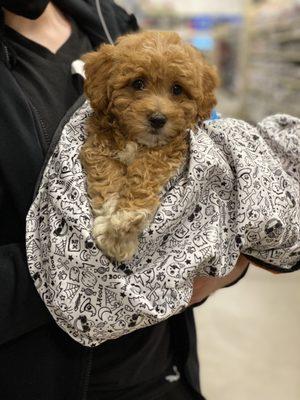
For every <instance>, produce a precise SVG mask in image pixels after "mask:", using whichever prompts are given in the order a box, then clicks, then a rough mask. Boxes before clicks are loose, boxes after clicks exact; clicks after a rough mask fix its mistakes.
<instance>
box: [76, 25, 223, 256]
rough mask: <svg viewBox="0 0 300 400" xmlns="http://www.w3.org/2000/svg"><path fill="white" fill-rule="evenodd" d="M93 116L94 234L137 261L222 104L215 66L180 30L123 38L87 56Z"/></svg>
mask: <svg viewBox="0 0 300 400" xmlns="http://www.w3.org/2000/svg"><path fill="white" fill-rule="evenodd" d="M83 60H84V61H85V73H86V81H85V93H86V95H87V98H88V99H89V100H90V103H91V107H92V108H93V111H94V112H93V114H92V116H91V117H90V118H89V119H88V121H87V126H86V129H87V135H88V136H87V140H86V142H85V144H84V145H83V147H82V150H81V154H80V159H81V162H82V164H83V167H84V169H85V171H86V174H87V182H88V195H89V197H90V202H91V207H92V210H93V214H94V217H95V219H94V228H93V235H94V238H95V240H96V243H97V245H98V246H99V248H101V249H102V251H103V252H104V253H105V254H106V255H107V256H108V257H110V258H111V259H113V260H116V261H126V260H130V259H131V258H132V257H133V255H134V253H135V252H136V250H137V247H138V236H139V235H140V234H141V233H142V231H143V230H144V229H145V227H146V226H147V224H149V223H150V221H151V219H152V218H153V215H154V214H155V212H156V210H157V208H158V206H159V202H160V192H161V190H162V188H163V187H164V186H165V184H166V183H167V182H168V180H169V179H170V178H171V177H172V176H174V174H176V172H177V171H178V169H179V168H180V167H181V166H182V165H183V164H184V162H185V161H186V157H187V152H188V130H189V129H190V128H193V127H194V126H195V125H196V124H197V123H199V122H201V121H203V120H205V119H207V118H209V116H210V113H211V110H212V108H213V107H214V106H215V104H216V98H215V95H214V89H215V88H216V85H217V82H218V78H217V74H216V72H215V69H214V68H213V67H211V66H209V65H208V64H207V63H206V62H205V60H204V58H203V56H202V55H201V54H200V53H199V52H198V51H197V50H196V49H195V48H193V47H192V46H190V45H188V44H186V43H185V42H183V41H182V40H181V38H180V37H179V36H178V35H177V34H176V33H173V32H143V33H137V34H130V35H127V36H123V37H121V38H119V40H118V41H117V43H116V45H107V44H105V45H102V46H101V47H100V48H99V50H98V51H96V52H92V53H88V54H87V55H85V56H84V58H83Z"/></svg>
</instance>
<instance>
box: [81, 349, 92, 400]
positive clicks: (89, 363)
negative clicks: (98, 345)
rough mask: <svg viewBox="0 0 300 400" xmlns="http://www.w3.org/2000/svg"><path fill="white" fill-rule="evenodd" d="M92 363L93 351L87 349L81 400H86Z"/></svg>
mask: <svg viewBox="0 0 300 400" xmlns="http://www.w3.org/2000/svg"><path fill="white" fill-rule="evenodd" d="M92 362H93V349H89V350H88V356H87V366H86V374H85V377H84V382H83V390H82V398H81V400H87V394H88V390H89V383H90V376H91V371H92Z"/></svg>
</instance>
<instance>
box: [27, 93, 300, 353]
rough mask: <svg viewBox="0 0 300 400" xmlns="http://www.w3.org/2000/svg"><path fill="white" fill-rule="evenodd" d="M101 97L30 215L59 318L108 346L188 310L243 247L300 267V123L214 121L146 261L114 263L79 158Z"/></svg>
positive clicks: (166, 193) (198, 138)
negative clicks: (97, 239)
mask: <svg viewBox="0 0 300 400" xmlns="http://www.w3.org/2000/svg"><path fill="white" fill-rule="evenodd" d="M91 112H92V111H91V108H90V105H89V102H87V101H86V102H85V103H84V104H81V105H80V107H79V108H78V109H77V110H76V111H75V112H74V114H73V115H72V116H71V118H70V119H69V121H68V122H67V123H66V124H65V126H64V127H63V129H61V133H60V132H59V133H58V134H56V142H57V143H56V144H55V143H54V144H53V145H52V148H54V150H53V152H52V154H51V156H50V158H49V159H48V161H47V162H46V166H45V169H44V171H43V173H42V175H41V179H40V182H39V185H38V190H37V192H36V197H35V200H34V202H33V204H32V206H31V208H30V211H29V213H28V216H27V233H26V242H27V256H28V266H29V270H30V273H31V275H32V278H33V280H34V283H35V286H36V289H37V291H38V292H39V294H40V296H41V298H42V300H43V301H44V303H45V304H46V306H47V307H48V309H49V311H50V313H51V314H52V316H53V318H54V319H55V321H56V322H57V324H58V325H59V326H60V327H61V328H62V329H63V330H65V331H66V332H67V333H68V334H69V335H70V336H71V337H72V338H73V339H75V340H76V341H78V342H80V343H81V344H83V345H86V346H96V345H99V344H101V343H102V342H104V341H106V340H108V339H114V338H117V337H119V336H122V335H124V334H127V333H130V332H132V331H134V330H136V329H139V328H143V327H146V326H149V325H152V324H155V323H158V322H160V321H161V320H164V319H166V318H168V317H170V316H172V315H174V314H176V313H179V312H181V311H182V310H184V309H185V307H187V305H188V303H189V300H190V298H191V295H192V284H193V278H194V277H195V276H196V275H203V276H208V275H210V276H216V277H221V276H225V275H227V274H228V273H229V272H230V271H231V270H232V269H233V267H234V265H235V264H236V262H237V259H238V257H239V255H240V253H243V254H245V255H247V256H249V258H250V259H252V260H256V262H257V263H258V264H260V265H263V266H265V267H266V268H270V269H273V270H275V271H281V272H288V271H293V270H296V269H298V268H299V266H300V261H299V260H300V232H299V231H300V207H299V202H300V184H299V181H300V161H299V160H300V120H298V119H296V118H293V117H290V116H284V115H276V116H273V117H269V118H267V119H265V120H264V121H263V122H262V123H260V124H259V125H258V126H257V127H253V126H251V125H248V124H247V123H245V122H243V121H238V120H234V119H221V120H217V121H207V122H205V123H204V124H203V125H202V126H201V127H200V128H199V129H198V130H196V131H193V132H192V131H191V132H190V136H189V146H190V149H189V160H188V161H187V163H186V165H185V166H184V167H183V168H182V170H181V171H179V172H178V174H177V175H176V176H174V177H173V178H172V179H171V180H170V181H169V182H168V183H167V185H166V186H165V188H164V190H163V192H162V193H161V205H160V207H159V209H158V210H157V212H156V214H155V216H154V218H153V221H152V222H151V224H150V226H149V227H147V228H146V229H145V230H144V231H143V233H142V235H141V237H140V239H139V248H138V251H137V253H136V254H135V256H134V258H133V259H132V260H131V261H129V262H126V263H116V262H114V263H112V262H110V260H109V259H108V258H107V257H106V256H105V255H104V254H102V253H101V251H100V250H99V249H98V248H97V247H96V245H95V243H94V241H93V238H92V235H91V231H92V224H93V216H92V214H91V208H90V205H89V199H88V196H87V189H86V177H85V173H84V171H83V170H82V167H81V163H80V161H79V158H78V154H79V151H80V148H81V146H82V144H83V143H84V140H85V121H86V119H87V117H88V116H89V115H90V114H91Z"/></svg>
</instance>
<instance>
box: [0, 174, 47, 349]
mask: <svg viewBox="0 0 300 400" xmlns="http://www.w3.org/2000/svg"><path fill="white" fill-rule="evenodd" d="M15 214H16V213H13V204H12V201H11V199H10V198H9V196H8V193H7V191H5V188H4V185H3V180H1V179H0V221H1V227H0V231H1V232H0V344H3V343H5V342H8V341H10V340H13V339H15V338H17V337H19V336H21V335H23V334H25V333H27V332H29V331H31V330H33V329H35V328H37V327H39V326H41V325H43V324H44V323H46V322H47V321H49V320H50V318H51V316H50V314H49V312H48V311H47V309H46V307H45V305H44V303H43V302H42V301H41V299H40V297H39V295H38V293H37V291H36V289H35V287H34V284H33V281H32V278H31V276H30V274H29V271H28V267H27V262H26V253H25V244H24V242H23V241H21V240H20V239H19V238H15V240H20V241H19V242H15V241H14V238H13V232H11V230H9V225H8V223H7V222H8V219H9V217H10V219H11V221H10V222H11V226H12V227H13V226H15V222H17V221H14V220H13V219H14V217H13V216H14V215H15Z"/></svg>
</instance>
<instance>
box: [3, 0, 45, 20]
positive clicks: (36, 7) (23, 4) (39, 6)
mask: <svg viewBox="0 0 300 400" xmlns="http://www.w3.org/2000/svg"><path fill="white" fill-rule="evenodd" d="M48 3H49V0H48V1H47V0H34V1H31V0H30V1H28V0H0V6H2V7H4V8H5V9H6V10H8V11H11V12H13V13H14V14H17V15H21V16H22V17H25V18H29V19H37V18H38V17H40V16H41V15H42V14H43V12H44V11H45V8H46V7H47V5H48Z"/></svg>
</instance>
